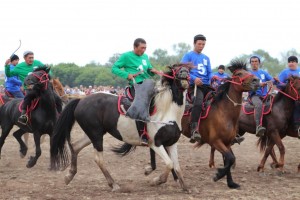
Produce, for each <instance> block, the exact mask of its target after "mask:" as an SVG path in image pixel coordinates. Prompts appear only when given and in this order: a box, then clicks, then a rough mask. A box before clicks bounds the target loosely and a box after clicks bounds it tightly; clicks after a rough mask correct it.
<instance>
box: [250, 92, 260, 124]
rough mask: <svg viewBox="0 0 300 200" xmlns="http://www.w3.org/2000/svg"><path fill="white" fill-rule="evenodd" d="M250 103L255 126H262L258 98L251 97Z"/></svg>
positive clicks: (255, 96)
mask: <svg viewBox="0 0 300 200" xmlns="http://www.w3.org/2000/svg"><path fill="white" fill-rule="evenodd" d="M251 101H252V103H253V105H254V119H255V123H256V126H259V125H262V119H261V117H262V104H263V103H262V100H261V98H260V97H259V96H257V95H253V96H252V97H251Z"/></svg>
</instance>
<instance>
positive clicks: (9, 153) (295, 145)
mask: <svg viewBox="0 0 300 200" xmlns="http://www.w3.org/2000/svg"><path fill="white" fill-rule="evenodd" d="M80 134H82V131H81V129H80V128H79V127H78V126H77V125H75V128H74V129H73V132H72V135H73V136H74V137H75V138H76V137H79V135H80ZM256 140H257V138H256V137H255V136H253V135H246V140H245V141H244V142H243V143H242V144H241V145H235V146H234V147H233V151H234V152H235V155H236V159H237V166H236V168H235V169H234V170H233V178H234V180H235V181H236V182H237V183H239V184H241V189H240V190H231V189H229V188H228V187H227V185H226V180H225V179H222V180H220V181H219V182H216V183H215V182H213V181H212V177H213V175H214V174H215V171H216V170H215V169H210V168H209V167H208V158H209V152H210V148H209V146H207V145H205V146H203V147H201V148H200V149H198V150H194V149H193V148H192V145H191V144H190V143H189V142H188V139H187V138H185V137H184V136H182V137H181V139H180V141H179V157H180V159H179V161H180V164H181V167H182V170H183V173H184V177H185V182H186V184H187V185H188V187H189V189H190V191H191V192H190V193H184V192H183V191H182V190H181V189H180V186H179V184H178V183H176V182H174V181H173V179H172V177H171V176H170V177H169V180H168V182H167V183H166V184H163V185H160V186H155V187H153V186H150V181H151V180H152V179H153V178H154V177H156V176H158V175H159V174H160V173H161V172H162V170H163V169H164V164H163V162H162V160H161V159H158V169H157V170H156V171H155V172H153V173H152V174H150V175H149V176H144V166H145V165H146V164H147V163H148V162H149V150H148V148H143V147H138V148H137V149H136V151H135V152H133V153H132V154H130V155H128V156H126V157H123V158H120V157H118V156H117V155H115V154H114V153H112V152H111V151H110V148H111V147H112V146H114V145H117V144H119V143H120V142H119V141H117V140H116V139H114V138H112V137H110V136H109V135H107V136H106V138H105V149H106V151H105V153H104V156H105V159H106V164H107V166H108V167H109V170H110V172H111V174H112V176H113V178H114V179H115V180H116V181H117V183H119V184H120V186H121V187H123V192H112V191H111V189H110V187H109V186H108V185H107V182H106V180H105V178H104V176H103V174H102V172H101V171H100V169H98V167H97V166H96V164H95V163H94V160H93V148H92V146H91V145H90V146H88V147H87V148H85V149H84V150H83V151H82V152H81V153H80V154H79V159H78V173H77V175H76V176H75V178H74V180H73V181H72V182H71V183H70V184H69V185H65V184H64V175H65V174H66V171H60V172H52V171H49V170H48V167H49V137H46V139H45V142H44V143H43V144H42V151H43V152H42V156H41V157H40V159H39V160H38V163H37V164H36V166H34V167H33V168H32V169H27V168H26V163H27V157H28V156H29V155H32V154H33V151H34V149H33V146H32V145H33V140H32V137H30V141H29V142H30V145H29V148H30V149H29V152H28V154H27V156H26V157H25V158H23V159H21V158H20V157H19V149H18V148H19V147H18V143H17V141H16V140H15V139H14V138H13V136H12V134H10V135H9V137H8V138H7V139H6V143H5V144H4V146H3V149H2V157H1V160H0V199H22V200H26V199H110V200H113V199H131V200H139V199H144V200H148V199H149V200H152V199H300V174H298V173H297V166H298V164H299V162H300V151H299V146H300V141H299V140H298V139H295V138H285V139H284V144H285V147H286V164H285V173H284V174H283V175H281V176H279V175H278V174H277V173H276V170H273V169H271V168H270V166H269V163H270V160H268V161H267V165H266V168H265V172H264V173H258V172H256V168H257V166H258V163H259V161H260V157H261V154H260V153H259V150H258V148H257V147H256V145H255V144H256ZM277 152H278V151H277ZM221 164H222V161H221V156H220V154H219V153H217V154H216V166H217V167H218V166H221Z"/></svg>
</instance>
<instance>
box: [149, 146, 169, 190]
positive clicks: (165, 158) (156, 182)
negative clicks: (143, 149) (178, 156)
mask: <svg viewBox="0 0 300 200" xmlns="http://www.w3.org/2000/svg"><path fill="white" fill-rule="evenodd" d="M150 148H152V149H153V150H154V151H155V153H157V154H158V155H159V156H160V157H161V158H162V159H163V161H164V162H165V164H166V166H167V167H166V171H165V172H164V173H162V174H161V175H160V176H159V177H156V178H154V179H153V181H152V185H160V184H162V183H165V182H167V179H168V176H169V173H170V172H171V170H172V169H173V161H172V160H171V158H170V157H169V155H168V153H167V152H166V150H165V148H164V147H163V146H162V145H161V146H159V147H156V146H154V145H151V146H150Z"/></svg>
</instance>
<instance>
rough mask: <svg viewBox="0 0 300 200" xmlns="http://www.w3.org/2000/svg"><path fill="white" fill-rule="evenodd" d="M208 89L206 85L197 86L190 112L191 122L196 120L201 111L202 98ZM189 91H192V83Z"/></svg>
mask: <svg viewBox="0 0 300 200" xmlns="http://www.w3.org/2000/svg"><path fill="white" fill-rule="evenodd" d="M210 90H211V89H210V88H209V86H208V85H201V86H197V92H196V96H195V97H194V102H193V109H192V112H191V123H193V122H198V120H199V118H200V115H201V112H202V104H203V99H204V98H205V96H206V95H207V93H208V92H209V91H210ZM190 91H192V92H194V85H193V86H192V87H191V88H190ZM194 95H195V94H194Z"/></svg>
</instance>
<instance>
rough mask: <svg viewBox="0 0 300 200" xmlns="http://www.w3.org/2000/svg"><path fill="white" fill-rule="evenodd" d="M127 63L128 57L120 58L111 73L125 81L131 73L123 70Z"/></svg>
mask: <svg viewBox="0 0 300 200" xmlns="http://www.w3.org/2000/svg"><path fill="white" fill-rule="evenodd" d="M125 63H126V57H125V56H122V55H121V56H120V58H119V59H118V60H117V61H116V62H115V63H114V65H113V66H112V68H111V72H112V73H113V74H115V75H117V76H119V77H121V78H123V79H127V77H128V75H129V73H128V72H126V71H124V70H122V68H124V66H125Z"/></svg>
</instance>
